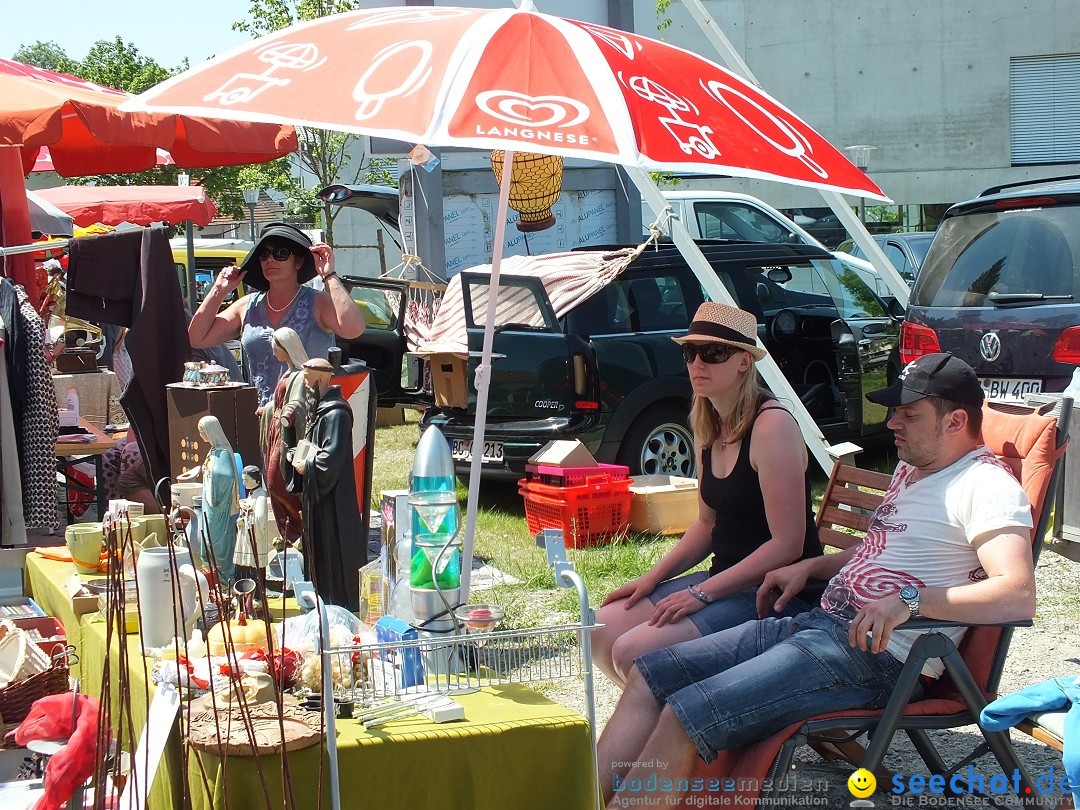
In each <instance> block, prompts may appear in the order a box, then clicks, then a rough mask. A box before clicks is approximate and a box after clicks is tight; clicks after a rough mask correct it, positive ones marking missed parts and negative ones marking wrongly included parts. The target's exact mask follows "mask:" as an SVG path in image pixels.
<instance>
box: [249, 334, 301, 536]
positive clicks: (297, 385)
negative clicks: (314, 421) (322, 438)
mask: <svg viewBox="0 0 1080 810" xmlns="http://www.w3.org/2000/svg"><path fill="white" fill-rule="evenodd" d="M270 345H271V346H272V347H273V350H274V356H275V357H276V358H277V359H278V360H280V361H281V362H283V363H285V364H286V366H287V367H288V369H287V370H286V371H285V373H284V374H282V375H281V379H279V380H278V383H277V387H276V388H275V389H274V397H273V399H272V400H271V401H270V402H268V403H266V405H264V406H263V408H262V412H261V414H260V434H261V437H262V450H263V460H264V462H265V465H266V489H267V492H268V493H269V496H270V503H271V504H272V506H273V511H274V520H275V521H276V522H277V528H278V534H279V535H280V536H281V537H282V538H283V539H284V540H285V541H286V542H288V543H295V542H296V541H297V540H299V539H300V535H301V534H302V533H303V530H304V524H303V518H302V516H301V513H300V498H299V497H298V496H297V495H296V494H295V493H297V492H298V491H299V490H300V484H299V480H298V476H297V474H296V472H295V471H294V470H293V469H292V467H291V466H290V465H289V464H288V463H286V462H285V458H286V456H287V453H288V451H289V450H291V449H292V448H293V447H295V446H296V441H297V438H298V437H302V436H303V435H304V408H303V404H304V375H303V374H302V373H301V371H300V367H301V366H302V365H303V364H304V363H305V362H306V361H307V359H308V355H307V352H306V351H305V350H304V344H303V343H302V342H301V340H300V336H299V335H298V334H296V332H295V331H294V330H292V329H290V328H289V327H287V326H283V327H281V328H279V329H275V330H274V332H273V334H272V335H271V336H270Z"/></svg>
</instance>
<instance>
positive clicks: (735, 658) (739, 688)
mask: <svg viewBox="0 0 1080 810" xmlns="http://www.w3.org/2000/svg"><path fill="white" fill-rule="evenodd" d="M848 626H849V622H848V621H847V620H846V619H842V618H839V617H836V616H833V615H831V614H829V613H826V612H825V611H823V610H821V609H820V608H816V609H814V610H812V611H810V612H809V613H801V614H799V615H798V616H795V617H793V618H792V617H783V618H769V619H763V620H761V621H752V622H747V623H745V624H743V625H740V626H739V627H733V628H731V629H730V630H725V631H723V632H720V633H715V634H713V635H709V636H703V637H702V638H698V639H694V640H692V641H686V642H683V643H682V644H676V645H675V646H673V647H668V648H667V649H666V650H658V651H657V652H653V653H649V654H648V655H644V656H642V657H641V658H638V659H637V661H636V662H635V663H636V664H637V667H638V669H639V670H641V674H642V675H644V676H645V681H646V683H648V685H649V688H650V689H651V690H652V693H653V696H654V697H655V698H656V700H657V701H659V702H661V703H663V702H667V704H668V705H669V706H670V707H671V708H672V709H673V710H674V712H675V714H676V716H677V717H678V718H679V722H680V723H682V726H683V728H684V729H685V730H686V733H687V734H688V735H690V739H692V740H693V741H694V744H695V745H696V746H697V749H698V751H699V752H700V753H701V756H702V757H703V758H704V760H705V761H706V762H711V761H712V760H713V759H714V758H715V757H716V753H715V752H716V751H722V750H728V749H732V748H742V747H744V746H746V745H749V744H750V743H753V742H757V741H758V740H762V739H764V738H765V737H768V736H769V735H770V734H773V733H775V732H777V731H779V730H780V729H782V728H784V727H785V726H788V725H790V724H792V723H795V722H797V721H799V720H804V719H806V718H808V717H812V716H813V715H816V714H821V713H823V712H831V711H840V710H843V709H856V708H859V709H873V708H881V707H882V706H884V705H885V702H886V701H887V700H888V698H889V694H890V693H891V692H892V690H893V688H894V687H895V685H896V679H897V677H899V675H900V670H901V669H902V668H903V664H902V663H901V662H900V661H897V660H896V659H895V658H893V656H892V655H891V654H889V653H888V652H881V653H878V654H877V655H874V654H872V653H869V652H863V651H862V650H858V649H852V647H851V645H850V644H849V643H848Z"/></svg>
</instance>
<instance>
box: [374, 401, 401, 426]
mask: <svg viewBox="0 0 1080 810" xmlns="http://www.w3.org/2000/svg"><path fill="white" fill-rule="evenodd" d="M404 424H405V406H404V405H399V406H397V407H396V408H377V409H376V411H375V427H377V428H380V427H390V426H391V425H404Z"/></svg>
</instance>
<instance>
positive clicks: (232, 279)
mask: <svg viewBox="0 0 1080 810" xmlns="http://www.w3.org/2000/svg"><path fill="white" fill-rule="evenodd" d="M246 275H247V271H246V270H244V271H243V272H241V270H240V268H239V267H237V266H236V265H235V264H234V265H232V266H230V267H224V268H222V270H221V272H220V273H218V274H217V278H216V279H214V289H215V290H217V291H218V292H220V293H221V296H222V297H223V298H224V297H227V296H228V295H229V294H230V293H231V292H232V291H233V290H235V289H236V288H237V287H239V286H240V282H241V281H243V280H244V276H246Z"/></svg>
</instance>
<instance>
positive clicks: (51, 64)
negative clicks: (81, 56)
mask: <svg viewBox="0 0 1080 810" xmlns="http://www.w3.org/2000/svg"><path fill="white" fill-rule="evenodd" d="M11 58H12V59H14V60H15V61H16V62H22V63H23V64H24V65H34V66H35V67H39V68H45V69H46V70H55V71H56V72H58V73H68V74H71V75H74V74H72V71H73V70H77V69H78V66H77V64H76V63H74V62H72V61H71V59H69V58H68V55H67V54H66V53H65V52H64V49H63V48H61V47H60V46H59V45H57V44H56V43H55V42H52V41H50V42H40V41H39V42H35V43H34V44H33V45H22V46H20V47H19V50H17V51H15V53H14V54H12V56H11Z"/></svg>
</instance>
